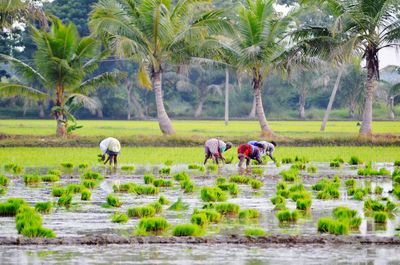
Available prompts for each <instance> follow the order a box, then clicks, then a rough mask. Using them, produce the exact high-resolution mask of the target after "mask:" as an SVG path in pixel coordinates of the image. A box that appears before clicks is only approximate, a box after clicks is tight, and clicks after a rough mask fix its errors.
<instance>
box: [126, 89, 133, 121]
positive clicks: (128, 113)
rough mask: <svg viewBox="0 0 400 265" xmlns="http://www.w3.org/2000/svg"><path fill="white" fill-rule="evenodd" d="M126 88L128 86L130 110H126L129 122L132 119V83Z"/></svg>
mask: <svg viewBox="0 0 400 265" xmlns="http://www.w3.org/2000/svg"><path fill="white" fill-rule="evenodd" d="M126 86H127V92H128V95H127V101H128V102H127V103H128V109H127V110H126V111H127V116H126V119H127V120H128V121H129V120H130V119H131V111H132V107H131V92H132V86H131V84H130V82H127V84H126Z"/></svg>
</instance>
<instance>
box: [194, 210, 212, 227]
mask: <svg viewBox="0 0 400 265" xmlns="http://www.w3.org/2000/svg"><path fill="white" fill-rule="evenodd" d="M190 222H191V223H192V224H196V225H198V226H201V227H205V226H206V225H207V224H208V219H207V216H206V214H205V213H194V214H192V217H191V218H190Z"/></svg>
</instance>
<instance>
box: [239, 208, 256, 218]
mask: <svg viewBox="0 0 400 265" xmlns="http://www.w3.org/2000/svg"><path fill="white" fill-rule="evenodd" d="M258 217H260V212H259V211H258V210H257V209H245V210H241V211H240V212H239V219H240V220H249V219H257V218H258Z"/></svg>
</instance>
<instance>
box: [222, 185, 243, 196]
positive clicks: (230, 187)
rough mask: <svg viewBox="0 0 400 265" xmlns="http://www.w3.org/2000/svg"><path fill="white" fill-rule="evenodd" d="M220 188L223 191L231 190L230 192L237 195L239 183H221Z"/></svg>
mask: <svg viewBox="0 0 400 265" xmlns="http://www.w3.org/2000/svg"><path fill="white" fill-rule="evenodd" d="M218 188H220V189H221V190H223V191H227V192H229V194H230V195H232V196H237V195H238V194H239V188H238V185H237V184H236V183H234V182H231V183H222V184H219V185H218Z"/></svg>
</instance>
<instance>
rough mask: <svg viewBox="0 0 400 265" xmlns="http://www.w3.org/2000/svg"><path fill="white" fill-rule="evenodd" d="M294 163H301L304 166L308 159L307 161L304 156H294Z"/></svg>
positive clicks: (308, 160)
mask: <svg viewBox="0 0 400 265" xmlns="http://www.w3.org/2000/svg"><path fill="white" fill-rule="evenodd" d="M294 162H301V163H304V164H306V163H308V162H310V159H308V158H307V157H305V156H296V157H295V158H294Z"/></svg>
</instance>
